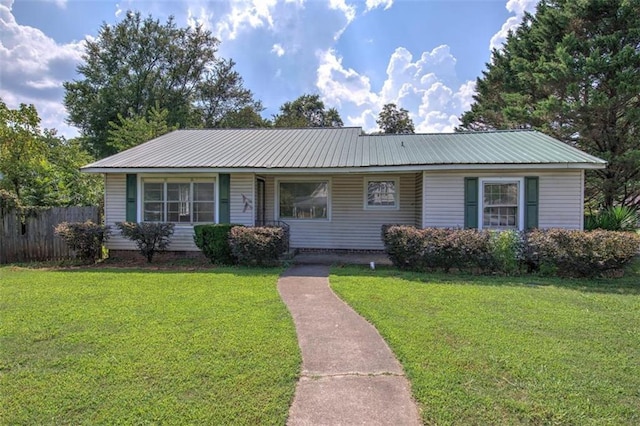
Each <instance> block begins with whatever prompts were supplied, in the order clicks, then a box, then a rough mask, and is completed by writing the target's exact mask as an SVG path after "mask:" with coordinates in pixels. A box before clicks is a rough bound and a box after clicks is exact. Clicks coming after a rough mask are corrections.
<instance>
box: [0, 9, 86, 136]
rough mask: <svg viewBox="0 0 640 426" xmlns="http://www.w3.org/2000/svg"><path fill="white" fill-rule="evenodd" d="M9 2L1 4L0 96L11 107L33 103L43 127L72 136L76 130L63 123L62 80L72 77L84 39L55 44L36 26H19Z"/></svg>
mask: <svg viewBox="0 0 640 426" xmlns="http://www.w3.org/2000/svg"><path fill="white" fill-rule="evenodd" d="M12 5H13V2H12V1H10V0H9V1H7V0H3V1H2V3H0V63H2V67H0V81H1V82H2V86H1V87H0V97H1V98H2V99H3V101H4V102H5V103H6V104H7V106H9V107H10V108H17V107H18V106H19V104H20V103H26V104H34V105H35V106H36V108H37V110H38V113H39V115H40V117H41V118H42V125H43V127H48V128H56V129H58V130H59V131H60V133H62V134H63V135H66V136H75V134H76V133H77V132H76V130H75V129H73V128H71V127H69V126H67V125H65V124H64V120H65V118H66V115H67V113H66V111H65V108H64V106H63V105H62V97H63V95H64V89H63V87H62V83H63V82H64V81H68V80H72V79H73V78H74V77H75V68H76V66H77V64H78V63H79V62H80V61H81V58H82V53H83V51H84V41H80V42H73V43H67V44H58V43H56V42H55V41H54V40H53V39H51V38H50V37H48V36H47V35H45V34H44V33H43V32H42V31H40V30H39V29H37V28H33V27H30V26H26V25H19V24H18V23H17V22H16V20H15V18H14V16H13V14H12V11H11V7H12Z"/></svg>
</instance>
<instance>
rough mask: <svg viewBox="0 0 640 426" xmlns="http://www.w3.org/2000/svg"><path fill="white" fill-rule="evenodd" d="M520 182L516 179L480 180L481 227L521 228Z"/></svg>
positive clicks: (521, 203) (521, 201) (521, 200)
mask: <svg viewBox="0 0 640 426" xmlns="http://www.w3.org/2000/svg"><path fill="white" fill-rule="evenodd" d="M521 187H522V182H521V180H520V179H516V180H513V179H511V180H493V179H487V180H481V185H480V190H481V196H480V199H481V200H482V210H481V212H480V214H481V217H480V223H481V224H482V228H491V229H518V230H519V229H523V222H524V219H523V208H522V205H523V199H522V191H521V190H520V188H521Z"/></svg>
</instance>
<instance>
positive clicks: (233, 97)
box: [197, 59, 264, 128]
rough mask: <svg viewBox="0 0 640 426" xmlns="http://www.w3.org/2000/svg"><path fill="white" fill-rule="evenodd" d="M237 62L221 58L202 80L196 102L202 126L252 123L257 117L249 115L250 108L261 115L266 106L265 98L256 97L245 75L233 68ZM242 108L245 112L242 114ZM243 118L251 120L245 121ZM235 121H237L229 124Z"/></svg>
mask: <svg viewBox="0 0 640 426" xmlns="http://www.w3.org/2000/svg"><path fill="white" fill-rule="evenodd" d="M234 66H235V62H233V61H232V60H228V61H227V60H224V59H221V60H219V61H218V63H217V64H216V67H215V68H214V70H213V72H212V73H210V74H208V75H207V76H206V78H205V79H204V81H202V82H201V83H200V85H199V90H198V96H199V99H198V102H197V105H198V107H199V111H200V114H201V119H200V120H201V125H202V126H203V127H206V128H211V127H213V128H216V127H251V123H254V124H255V123H256V122H257V120H255V118H254V117H249V116H248V115H246V112H247V109H248V110H250V111H252V112H254V113H255V114H256V115H258V116H260V112H261V111H262V110H264V108H263V106H262V102H260V101H256V100H254V99H253V93H252V92H251V90H249V89H246V88H245V87H244V86H243V80H242V77H241V76H240V74H239V73H238V72H237V71H235V70H234V69H233V67H234ZM243 110H244V111H245V115H243V114H241V111H243ZM230 116H231V117H233V118H231V117H230ZM241 118H251V119H252V120H250V122H249V123H244V122H242V121H241ZM233 121H235V122H236V123H234V124H236V125H234V126H228V124H229V123H231V122H233ZM261 127H262V126H261Z"/></svg>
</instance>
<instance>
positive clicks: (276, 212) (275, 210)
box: [273, 176, 333, 223]
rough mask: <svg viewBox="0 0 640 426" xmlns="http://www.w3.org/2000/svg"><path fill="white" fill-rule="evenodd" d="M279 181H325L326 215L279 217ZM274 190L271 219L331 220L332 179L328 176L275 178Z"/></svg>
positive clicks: (287, 220)
mask: <svg viewBox="0 0 640 426" xmlns="http://www.w3.org/2000/svg"><path fill="white" fill-rule="evenodd" d="M281 182H285V183H286V182H293V183H295V182H327V191H328V193H327V217H326V218H322V219H320V218H319V219H297V218H291V217H280V183H281ZM275 184H276V187H275V190H274V191H273V192H274V193H275V194H274V195H275V204H274V208H273V219H274V220H282V221H286V222H316V223H317V222H331V204H332V203H331V199H332V192H333V191H332V180H331V178H330V177H322V176H318V177H313V176H304V177H286V178H276V179H275Z"/></svg>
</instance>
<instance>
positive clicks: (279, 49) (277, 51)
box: [271, 43, 285, 57]
mask: <svg viewBox="0 0 640 426" xmlns="http://www.w3.org/2000/svg"><path fill="white" fill-rule="evenodd" d="M271 52H273V53H275V54H276V56H278V57H280V56H282V55H284V54H285V51H284V48H283V47H282V45H280V44H279V43H276V44H274V45H273V47H272V48H271Z"/></svg>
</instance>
